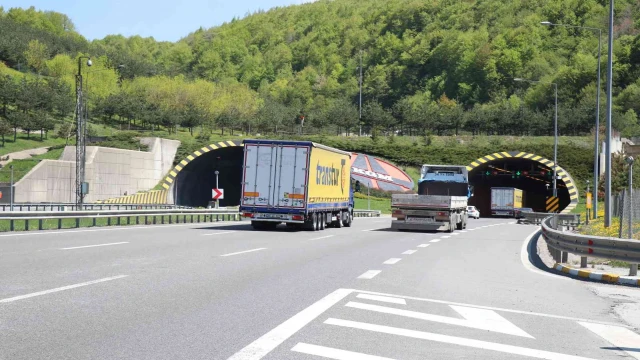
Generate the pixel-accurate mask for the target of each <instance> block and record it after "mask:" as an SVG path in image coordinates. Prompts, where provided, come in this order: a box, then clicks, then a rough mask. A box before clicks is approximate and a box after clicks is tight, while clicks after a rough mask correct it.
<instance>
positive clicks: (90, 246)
mask: <svg viewBox="0 0 640 360" xmlns="http://www.w3.org/2000/svg"><path fill="white" fill-rule="evenodd" d="M128 243H129V242H128V241H123V242H117V243H108V244H97V245H85V246H74V247H68V248H61V249H60V250H75V249H84V248H92V247H100V246H112V245H122V244H128Z"/></svg>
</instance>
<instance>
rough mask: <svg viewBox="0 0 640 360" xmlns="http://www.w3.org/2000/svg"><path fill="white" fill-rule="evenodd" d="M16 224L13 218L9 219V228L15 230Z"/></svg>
mask: <svg viewBox="0 0 640 360" xmlns="http://www.w3.org/2000/svg"><path fill="white" fill-rule="evenodd" d="M14 225H15V224H14V222H13V220H9V230H11V231H14V230H15V228H14Z"/></svg>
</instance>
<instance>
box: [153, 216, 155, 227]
mask: <svg viewBox="0 0 640 360" xmlns="http://www.w3.org/2000/svg"><path fill="white" fill-rule="evenodd" d="M155 224H156V216H155V215H153V225H155Z"/></svg>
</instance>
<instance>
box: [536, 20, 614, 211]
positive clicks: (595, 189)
mask: <svg viewBox="0 0 640 360" xmlns="http://www.w3.org/2000/svg"><path fill="white" fill-rule="evenodd" d="M540 24H542V25H547V26H562V27H567V28H579V29H587V30H594V31H597V32H598V82H597V85H596V133H595V138H596V139H595V150H594V156H593V218H594V219H597V218H598V182H599V181H600V179H599V178H600V172H599V166H598V165H599V164H600V161H599V160H600V87H601V86H600V57H601V54H602V51H601V49H602V29H599V28H594V27H588V26H576V25H565V24H554V23H552V22H550V21H542V22H541V23H540Z"/></svg>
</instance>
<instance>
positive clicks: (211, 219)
mask: <svg viewBox="0 0 640 360" xmlns="http://www.w3.org/2000/svg"><path fill="white" fill-rule="evenodd" d="M211 220H213V215H211ZM218 221H220V220H219V219H218V214H216V222H218Z"/></svg>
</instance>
